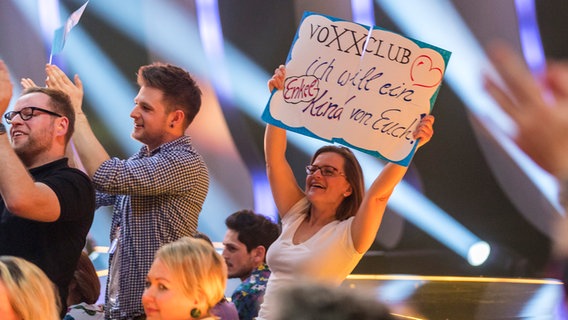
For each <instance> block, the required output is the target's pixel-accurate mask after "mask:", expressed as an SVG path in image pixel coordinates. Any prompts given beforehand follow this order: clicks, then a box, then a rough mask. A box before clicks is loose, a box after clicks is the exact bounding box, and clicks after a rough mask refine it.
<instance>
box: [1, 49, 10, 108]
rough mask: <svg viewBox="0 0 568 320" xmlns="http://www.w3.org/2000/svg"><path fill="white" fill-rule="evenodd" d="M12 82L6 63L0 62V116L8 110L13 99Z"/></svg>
mask: <svg viewBox="0 0 568 320" xmlns="http://www.w3.org/2000/svg"><path fill="white" fill-rule="evenodd" d="M12 89H13V86H12V81H10V73H9V72H8V67H7V66H6V64H5V63H4V61H2V60H0V115H1V114H4V112H6V110H7V109H8V105H9V104H10V100H11V99H12Z"/></svg>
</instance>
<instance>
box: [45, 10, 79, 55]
mask: <svg viewBox="0 0 568 320" xmlns="http://www.w3.org/2000/svg"><path fill="white" fill-rule="evenodd" d="M88 3H89V1H87V2H85V4H84V5H82V6H81V7H80V8H79V9H77V10H75V12H73V13H72V14H71V15H70V16H69V18H68V19H67V21H66V22H65V25H63V26H62V27H60V28H58V29H57V30H55V34H54V36H53V43H52V45H51V55H50V58H49V62H50V63H51V58H52V57H53V56H54V55H56V54H58V53H60V52H61V50H63V46H65V41H66V40H67V34H68V33H69V31H71V29H73V27H74V26H76V25H77V23H79V19H81V16H82V15H83V11H85V8H86V7H87V4H88Z"/></svg>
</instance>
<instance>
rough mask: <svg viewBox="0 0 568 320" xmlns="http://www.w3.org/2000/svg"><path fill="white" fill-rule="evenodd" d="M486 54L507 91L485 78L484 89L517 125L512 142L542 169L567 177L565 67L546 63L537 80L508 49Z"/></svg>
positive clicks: (567, 77)
mask: <svg viewBox="0 0 568 320" xmlns="http://www.w3.org/2000/svg"><path fill="white" fill-rule="evenodd" d="M489 54H490V58H491V60H492V61H493V64H494V66H495V68H496V69H497V72H498V73H499V75H500V76H501V78H502V79H503V82H504V84H505V86H506V88H501V87H500V86H499V85H498V84H497V83H496V82H494V81H493V80H492V79H490V78H488V77H487V78H486V79H485V88H486V90H487V91H488V92H489V93H490V94H491V95H492V96H493V98H494V99H495V101H497V103H498V104H499V105H500V106H501V108H502V109H503V110H504V111H505V112H506V113H507V114H509V116H511V119H512V120H513V121H514V122H515V123H516V125H517V132H516V135H515V136H514V137H513V139H514V141H515V143H516V144H517V145H518V146H519V148H521V149H522V150H523V151H524V152H525V153H526V154H527V155H528V156H529V157H531V158H532V159H533V160H534V161H535V162H536V163H537V164H538V165H539V166H541V167H542V168H543V169H544V170H547V171H548V172H550V173H551V174H553V175H555V176H557V177H558V178H561V179H566V178H568V139H566V137H565V136H564V135H565V134H566V132H568V65H566V64H565V63H551V64H549V65H548V67H547V70H546V76H545V77H544V78H543V79H542V80H541V81H539V80H537V79H536V78H535V77H534V76H533V75H532V74H531V73H530V71H529V70H528V68H527V67H526V65H525V63H524V61H523V60H522V58H521V57H520V56H519V55H518V54H516V53H515V52H514V51H513V50H512V49H511V48H509V47H507V46H505V45H503V44H498V45H495V46H493V47H491V48H490V50H489Z"/></svg>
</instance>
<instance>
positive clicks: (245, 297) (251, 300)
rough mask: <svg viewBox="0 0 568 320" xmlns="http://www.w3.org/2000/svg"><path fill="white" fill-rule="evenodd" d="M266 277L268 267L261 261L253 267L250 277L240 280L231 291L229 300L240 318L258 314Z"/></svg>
mask: <svg viewBox="0 0 568 320" xmlns="http://www.w3.org/2000/svg"><path fill="white" fill-rule="evenodd" d="M268 277H270V269H268V265H267V264H266V263H263V264H261V265H260V266H258V268H256V269H254V270H253V271H252V273H251V275H250V277H248V278H247V279H245V281H243V282H241V284H239V286H238V287H237V288H236V289H235V291H234V292H233V295H232V296H231V301H232V302H233V303H234V304H235V307H237V311H238V312H239V319H240V320H252V319H254V318H255V317H256V316H257V315H258V310H259V309H260V305H261V304H262V297H263V296H264V291H265V290H266V283H267V282H268Z"/></svg>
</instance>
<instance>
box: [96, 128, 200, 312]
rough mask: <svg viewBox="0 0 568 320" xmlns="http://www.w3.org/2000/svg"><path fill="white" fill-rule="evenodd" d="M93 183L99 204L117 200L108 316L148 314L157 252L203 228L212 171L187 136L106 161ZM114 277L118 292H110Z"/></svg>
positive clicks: (106, 307)
mask: <svg viewBox="0 0 568 320" xmlns="http://www.w3.org/2000/svg"><path fill="white" fill-rule="evenodd" d="M93 183H94V184H95V188H96V189H97V191H98V192H97V206H106V205H114V209H113V215H112V223H111V233H110V235H111V239H110V240H111V243H112V242H113V240H114V238H115V237H116V236H117V235H118V246H117V247H116V248H117V249H116V251H114V252H112V246H111V252H110V255H109V268H110V272H109V277H108V280H107V291H106V306H105V313H106V314H105V317H107V318H112V319H131V318H133V317H136V316H139V315H143V314H144V308H143V307H142V302H141V300H142V293H143V292H144V286H145V281H146V280H145V279H146V274H147V273H148V270H150V266H151V265H152V261H153V260H154V254H155V252H156V251H157V250H158V248H160V246H162V245H164V244H166V243H168V242H172V241H175V240H177V239H179V238H180V237H183V236H191V235H193V233H194V232H195V230H196V229H197V221H198V217H199V212H200V211H201V207H202V205H203V202H204V201H205V197H206V195H207V191H208V188H209V174H208V171H207V167H206V165H205V162H204V161H203V159H202V158H201V156H200V155H199V154H198V153H197V151H196V150H195V149H194V148H193V146H192V145H191V139H190V137H188V136H183V137H181V138H179V139H176V140H174V141H171V142H168V143H165V144H163V145H161V146H160V147H158V148H156V149H155V150H153V151H148V149H147V147H143V148H141V150H140V151H139V152H138V153H137V154H135V155H133V156H132V157H130V158H129V159H128V160H120V159H117V158H112V159H109V160H107V161H105V162H104V163H103V164H102V165H101V166H100V167H99V169H97V171H96V173H95V175H94V177H93ZM118 230H120V232H117V231H118ZM115 256H117V261H113V258H114V257H115ZM113 266H115V267H116V269H118V270H113V268H112V267H113ZM111 278H114V279H112V280H111ZM111 281H112V282H113V283H116V284H117V286H116V290H117V291H116V296H115V297H109V294H110V293H111V291H113V290H111V288H109V285H110V284H111ZM113 289H114V286H113ZM114 298H116V299H114Z"/></svg>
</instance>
